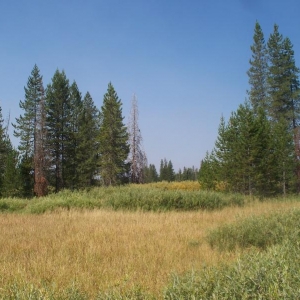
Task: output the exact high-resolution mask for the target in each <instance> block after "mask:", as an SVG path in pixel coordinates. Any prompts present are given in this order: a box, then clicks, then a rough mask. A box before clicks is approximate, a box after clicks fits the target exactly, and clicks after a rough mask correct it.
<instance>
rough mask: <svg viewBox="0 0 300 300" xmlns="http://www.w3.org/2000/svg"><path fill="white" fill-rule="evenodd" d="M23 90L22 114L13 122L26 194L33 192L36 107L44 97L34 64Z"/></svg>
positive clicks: (39, 77) (41, 83) (40, 78)
mask: <svg viewBox="0 0 300 300" xmlns="http://www.w3.org/2000/svg"><path fill="white" fill-rule="evenodd" d="M24 90H25V100H24V101H20V103H19V106H20V108H21V109H22V110H23V111H24V113H23V115H20V117H19V118H16V124H13V126H14V128H15V130H14V135H15V136H16V137H18V138H19V139H20V144H19V151H20V153H21V155H22V159H21V168H22V174H23V176H22V177H23V183H24V187H25V194H26V196H30V195H32V194H33V187H34V174H35V168H36V166H35V164H34V161H35V158H34V156H35V155H36V152H37V117H38V107H39V105H40V102H41V101H42V100H43V99H44V87H43V78H42V76H41V75H40V70H39V68H38V67H37V65H34V67H33V70H32V72H31V75H30V76H29V78H28V82H27V87H24Z"/></svg>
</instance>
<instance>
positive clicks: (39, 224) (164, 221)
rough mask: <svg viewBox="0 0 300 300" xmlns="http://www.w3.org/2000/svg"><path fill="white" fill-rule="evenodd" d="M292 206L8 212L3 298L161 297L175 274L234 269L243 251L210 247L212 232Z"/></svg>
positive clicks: (1, 240)
mask: <svg viewBox="0 0 300 300" xmlns="http://www.w3.org/2000/svg"><path fill="white" fill-rule="evenodd" d="M68 195H69V194H68ZM118 197H119V196H118ZM11 201H15V200H9V201H8V202H9V203H10V202H11ZM16 201H18V200H16ZM35 201H43V200H35ZM49 201H50V202H51V201H52V202H53V201H55V200H53V199H52V200H51V199H50V200H49ZM52 202H51V203H52ZM2 203H4V202H2ZM20 203H21V202H20ZM20 203H19V204H18V205H19V206H20V207H21V208H22V207H23V208H24V207H25V206H24V205H23V206H22V205H21V204H20ZM22 203H23V202H22ZM35 205H37V204H35ZM62 207H63V206H62ZM79 207H80V206H79ZM295 207H298V208H300V202H297V201H295V200H291V201H282V202H281V201H265V202H259V201H253V202H249V203H247V204H246V205H244V206H228V207H225V208H223V209H217V210H193V211H173V210H171V211H167V212H153V211H146V212H145V211H141V210H137V211H136V210H135V211H128V210H126V211H123V210H119V211H115V210H113V209H108V208H106V209H104V208H100V209H97V210H95V209H94V210H87V209H79V208H78V207H77V208H75V209H72V208H70V207H68V209H65V208H58V209H55V210H54V211H52V212H46V213H43V214H30V213H28V211H29V210H28V211H27V213H26V210H25V211H22V210H21V212H22V213H18V214H16V213H14V214H11V213H5V212H4V213H2V214H1V215H0V228H1V235H0V251H1V256H0V287H1V289H0V296H1V297H2V298H4V297H5V299H9V297H11V298H10V299H26V298H27V299H28V297H29V296H28V295H31V299H56V296H57V295H60V297H61V298H60V299H71V298H72V299H94V298H96V296H97V295H98V298H97V299H102V298H101V297H103V299H108V298H109V296H108V295H106V296H99V295H100V293H99V292H100V291H101V292H102V295H104V294H103V293H104V292H105V291H108V293H111V291H114V290H116V291H118V293H119V294H118V295H126V292H127V291H129V294H128V295H127V296H124V297H123V296H122V297H121V296H120V299H143V298H145V297H146V296H145V294H143V293H148V294H149V298H151V295H152V296H153V297H154V298H157V299H159V298H162V297H163V296H162V295H163V293H164V291H165V289H166V287H167V286H168V285H169V283H170V282H171V281H172V276H171V275H172V274H174V273H176V274H178V275H183V274H185V273H187V272H189V271H191V270H200V269H202V268H203V266H219V265H221V264H223V263H226V264H229V263H232V262H234V261H235V260H236V259H237V258H238V257H239V255H240V250H235V251H219V250H217V249H215V248H213V247H210V245H209V242H208V240H207V235H208V234H209V232H210V231H211V230H213V229H217V228H219V227H220V226H223V225H224V224H231V223H235V222H240V221H241V220H243V219H244V218H247V217H249V216H255V215H262V214H263V215H264V214H265V215H268V214H270V213H271V212H280V213H282V212H284V211H288V210H289V209H291V208H295ZM23 208H22V209H23ZM51 210H52V209H51ZM51 210H50V211H51ZM46 211H47V210H46ZM139 289H141V291H140V290H139ZM130 291H131V293H132V291H135V292H133V294H130ZM51 295H52V296H51ZM22 297H23V298H22ZM34 297H36V298H34ZM39 297H40V298H39ZM43 297H44V298H43ZM110 297H111V299H114V298H117V296H110ZM126 297H127V298H126ZM168 299H177V298H176V297H175V298H172V297H171V298H168Z"/></svg>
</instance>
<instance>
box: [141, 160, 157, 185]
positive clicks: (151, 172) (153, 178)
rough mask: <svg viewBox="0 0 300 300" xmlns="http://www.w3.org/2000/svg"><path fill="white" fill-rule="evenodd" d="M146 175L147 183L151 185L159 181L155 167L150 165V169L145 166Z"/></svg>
mask: <svg viewBox="0 0 300 300" xmlns="http://www.w3.org/2000/svg"><path fill="white" fill-rule="evenodd" d="M144 174H145V183H151V182H157V181H158V174H157V171H156V167H155V165H153V164H150V165H149V167H148V166H145V167H144Z"/></svg>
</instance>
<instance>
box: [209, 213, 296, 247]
mask: <svg viewBox="0 0 300 300" xmlns="http://www.w3.org/2000/svg"><path fill="white" fill-rule="evenodd" d="M299 220H300V210H292V211H288V212H285V213H275V214H272V215H269V216H255V217H250V218H247V219H244V220H241V221H238V222H236V223H234V224H229V225H224V226H222V227H220V228H217V229H215V230H212V231H211V232H210V233H209V234H208V236H207V240H208V242H209V244H210V246H211V247H216V248H217V249H219V250H234V249H235V248H236V247H240V248H248V247H251V246H254V247H258V248H261V249H266V247H268V246H270V245H273V244H278V243H281V242H282V241H283V240H284V239H285V238H288V237H292V236H298V237H299V236H300V222H299Z"/></svg>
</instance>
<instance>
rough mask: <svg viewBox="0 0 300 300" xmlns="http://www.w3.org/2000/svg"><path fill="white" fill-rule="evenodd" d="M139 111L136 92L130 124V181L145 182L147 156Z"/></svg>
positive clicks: (133, 98) (132, 103)
mask: <svg viewBox="0 0 300 300" xmlns="http://www.w3.org/2000/svg"><path fill="white" fill-rule="evenodd" d="M138 118H139V111H138V103H137V98H136V96H135V94H134V95H133V97H132V102H131V111H130V119H129V125H128V133H129V146H130V152H129V162H130V182H131V183H143V182H144V180H145V178H144V168H145V166H147V158H146V154H145V151H144V150H143V145H142V141H143V139H142V135H141V131H140V129H139V125H138Z"/></svg>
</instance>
